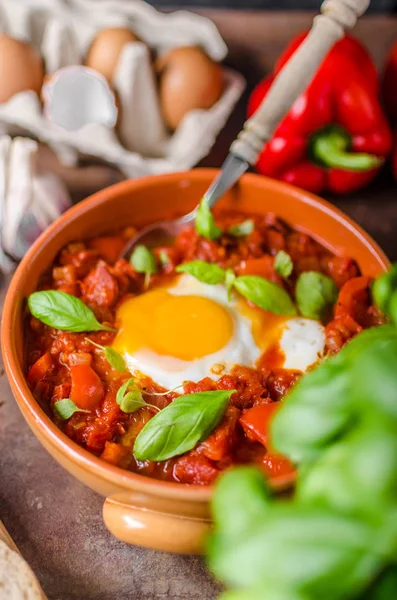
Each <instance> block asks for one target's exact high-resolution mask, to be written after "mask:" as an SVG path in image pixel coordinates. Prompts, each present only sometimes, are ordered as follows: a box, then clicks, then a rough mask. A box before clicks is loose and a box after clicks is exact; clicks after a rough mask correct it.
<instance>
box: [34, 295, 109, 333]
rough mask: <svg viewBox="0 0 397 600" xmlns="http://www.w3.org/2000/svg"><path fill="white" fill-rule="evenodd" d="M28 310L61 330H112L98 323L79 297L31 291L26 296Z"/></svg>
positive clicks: (40, 319)
mask: <svg viewBox="0 0 397 600" xmlns="http://www.w3.org/2000/svg"><path fill="white" fill-rule="evenodd" d="M28 306H29V310H30V312H31V313H32V315H33V316H34V317H36V319H39V321H41V322H42V323H45V325H48V326H49V327H54V328H55V329H61V330H62V331H72V332H75V333H77V332H82V331H114V329H112V327H108V326H107V325H102V324H101V323H99V322H98V321H97V319H96V317H95V315H94V313H93V312H92V310H91V309H90V308H88V306H86V305H85V304H84V302H82V301H81V300H79V298H76V297H75V296H72V295H70V294H66V293H65V292H58V291H56V290H45V291H42V292H33V294H30V296H29V298H28Z"/></svg>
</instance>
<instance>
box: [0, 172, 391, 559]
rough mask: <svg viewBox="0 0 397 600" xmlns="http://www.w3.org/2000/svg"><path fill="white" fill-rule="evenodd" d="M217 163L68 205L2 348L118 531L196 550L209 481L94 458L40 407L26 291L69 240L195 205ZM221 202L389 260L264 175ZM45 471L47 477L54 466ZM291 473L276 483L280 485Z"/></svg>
mask: <svg viewBox="0 0 397 600" xmlns="http://www.w3.org/2000/svg"><path fill="white" fill-rule="evenodd" d="M215 175H216V171H215V170H211V169H204V170H194V171H190V172H188V173H174V174H171V175H163V176H158V177H147V178H144V179H138V180H134V181H126V182H123V183H119V184H117V185H114V186H112V187H109V188H107V189H104V190H102V191H100V192H98V193H97V194H95V195H93V196H91V197H90V198H88V199H87V200H85V201H84V202H81V203H80V204H78V205H77V206H75V207H73V208H72V209H70V210H69V211H68V212H67V213H65V214H64V215H63V216H62V217H61V218H60V219H59V220H58V221H57V222H56V223H54V224H53V225H52V226H51V227H49V228H48V229H47V231H46V232H45V233H44V234H43V235H42V236H41V237H40V238H39V239H38V240H37V241H36V242H35V244H34V245H33V246H32V248H31V249H30V250H29V252H28V253H27V255H26V256H25V258H24V259H23V260H22V262H21V264H20V265H19V267H18V269H17V271H16V273H15V275H14V277H13V279H12V282H11V284H10V287H9V290H8V293H7V297H6V301H5V306H4V314H3V322H2V332H1V336H2V347H3V357H4V363H5V368H6V372H7V375H8V378H9V381H10V384H11V387H12V391H13V393H14V396H15V398H16V401H17V403H18V405H19V408H20V409H21V411H22V414H23V416H24V417H25V419H26V421H27V422H28V424H29V426H30V427H31V429H32V431H33V433H34V434H35V435H36V436H37V438H38V439H39V440H40V442H41V443H42V444H43V446H44V447H45V448H46V449H47V450H48V452H49V453H50V454H51V455H52V456H53V457H54V458H55V459H56V460H57V461H58V462H59V463H60V464H61V465H62V466H63V467H64V468H65V469H66V470H67V471H69V473H71V474H72V475H74V476H75V477H76V478H77V479H79V480H80V481H82V482H83V483H85V484H86V485H87V486H89V487H90V488H92V489H93V490H95V491H96V492H98V493H100V494H102V495H103V496H105V497H106V500H105V503H104V508H103V518H104V521H105V523H106V525H107V527H108V528H109V530H110V531H111V532H112V533H113V534H114V535H115V536H116V537H118V538H119V539H121V540H124V541H125V542H129V543H132V544H140V545H142V546H148V547H151V548H157V549H160V550H166V551H171V552H180V553H198V552H200V549H201V547H202V540H203V537H204V535H205V533H206V532H207V531H208V529H209V527H210V515H209V500H210V498H211V494H212V489H211V487H200V486H185V485H181V484H177V483H167V482H161V481H156V480H154V479H149V478H147V477H144V476H142V475H136V474H134V473H130V472H127V471H124V470H122V469H119V468H117V467H114V466H112V465H110V464H107V463H106V462H104V461H102V460H100V459H99V458H96V457H95V456H93V455H92V454H90V453H89V452H87V451H86V450H84V449H82V448H81V447H79V446H78V445H77V444H75V443H74V442H72V441H71V440H70V439H69V438H67V437H66V435H64V434H63V433H62V432H61V431H60V430H59V429H58V428H57V427H56V426H55V425H54V423H52V421H51V420H50V419H49V418H48V416H47V415H46V414H45V413H44V412H43V411H42V410H41V408H40V406H39V405H38V403H37V402H36V400H35V399H34V398H33V396H32V393H31V391H30V390H29V388H28V385H27V383H26V380H25V376H24V342H23V314H24V308H25V299H26V297H27V296H28V295H29V294H30V293H31V292H32V291H34V290H35V288H36V285H37V281H38V278H39V276H40V274H41V273H42V272H43V271H45V270H46V269H47V268H48V267H49V266H50V264H51V263H52V261H53V260H54V258H55V256H56V254H57V253H58V251H59V250H60V249H61V248H62V247H63V246H64V245H65V244H67V243H68V242H71V241H73V240H80V239H85V238H89V237H92V236H96V235H99V234H103V233H106V232H109V231H111V230H115V229H117V228H119V227H123V226H125V225H126V224H134V225H136V226H138V227H142V226H143V225H146V224H148V223H149V222H152V221H156V220H159V219H165V218H167V217H170V213H171V212H172V214H173V215H181V214H185V213H187V212H189V211H190V210H191V209H192V208H193V207H194V205H195V204H196V203H197V201H198V200H199V199H200V197H201V195H202V194H203V192H204V191H205V190H206V188H207V187H208V185H209V183H210V182H211V180H212V179H213V178H214V176H215ZM222 205H223V206H228V207H232V208H238V209H243V210H246V211H252V212H257V213H261V212H267V211H274V212H275V213H277V215H278V216H280V217H281V218H282V219H285V220H286V221H287V222H288V223H290V224H291V225H293V226H295V227H296V228H298V229H300V230H302V231H305V232H308V233H310V234H311V235H312V236H313V237H315V238H316V239H317V240H318V241H319V242H321V243H322V244H323V245H324V246H326V247H327V248H329V250H331V251H332V252H334V253H335V254H346V255H349V256H352V257H354V258H355V259H356V260H357V262H358V264H359V265H360V267H361V270H362V271H363V273H365V274H367V275H373V276H375V275H377V274H378V273H380V272H382V271H384V270H385V269H386V268H387V267H388V265H389V262H388V260H387V258H386V256H385V255H384V253H383V252H382V251H381V249H380V248H379V247H378V246H377V244H376V243H375V242H374V241H373V240H372V239H371V238H370V237H369V236H368V235H367V234H366V233H365V232H364V231H363V230H362V229H360V227H358V226H357V225H356V224H355V223H354V222H353V221H351V220H350V219H349V218H348V217H347V216H345V215H344V214H343V213H342V212H340V211H339V210H338V209H336V208H335V207H333V206H331V205H330V204H327V203H326V202H324V201H323V200H320V199H319V198H317V197H315V196H313V195H311V194H309V193H307V192H304V191H303V190H299V189H296V188H294V187H291V186H289V185H286V184H283V183H279V182H277V181H273V180H271V179H267V178H266V177H261V176H258V175H251V174H249V175H245V176H244V177H243V178H242V180H241V182H240V183H239V185H238V186H236V188H235V189H234V190H233V191H231V192H230V193H229V194H227V195H226V196H225V198H224V200H222ZM49 476H51V475H50V474H49ZM292 483H293V481H292V480H291V478H288V479H285V478H284V479H279V480H275V481H274V485H275V486H277V487H278V488H280V489H281V488H285V487H287V486H290V485H291V484H292Z"/></svg>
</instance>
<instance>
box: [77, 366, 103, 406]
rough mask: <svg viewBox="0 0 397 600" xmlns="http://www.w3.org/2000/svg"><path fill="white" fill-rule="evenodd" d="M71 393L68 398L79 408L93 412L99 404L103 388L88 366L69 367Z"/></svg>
mask: <svg viewBox="0 0 397 600" xmlns="http://www.w3.org/2000/svg"><path fill="white" fill-rule="evenodd" d="M70 374H71V377H72V391H71V393H70V398H71V399H72V400H73V402H74V403H75V404H76V406H78V407H79V408H83V409H86V410H93V409H94V408H96V407H97V406H98V404H99V403H100V402H101V400H102V398H103V395H104V387H103V384H102V382H101V380H100V379H99V377H98V375H97V374H96V373H95V371H94V370H93V369H92V368H91V367H89V366H88V365H75V366H74V367H70Z"/></svg>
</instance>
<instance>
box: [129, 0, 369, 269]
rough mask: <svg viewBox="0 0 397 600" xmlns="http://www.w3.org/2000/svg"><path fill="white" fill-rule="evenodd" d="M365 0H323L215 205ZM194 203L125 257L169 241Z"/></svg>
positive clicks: (234, 156)
mask: <svg viewBox="0 0 397 600" xmlns="http://www.w3.org/2000/svg"><path fill="white" fill-rule="evenodd" d="M368 6H369V0H325V2H323V4H322V5H321V14H320V15H317V16H316V17H315V18H314V20H313V25H312V28H311V30H310V32H309V34H308V35H307V37H306V39H305V40H304V42H303V43H302V44H301V45H300V46H299V48H298V49H297V50H296V51H295V52H294V54H293V55H292V56H291V58H290V59H289V60H288V62H287V63H286V64H285V66H284V67H283V69H282V70H281V71H280V72H279V74H278V75H277V77H276V79H275V80H274V82H273V84H272V85H271V87H270V88H269V91H268V93H267V95H266V97H265V98H264V100H263V101H262V104H261V105H260V107H259V109H258V110H257V112H256V113H255V115H253V116H252V117H251V118H250V119H248V120H247V121H246V122H245V124H244V128H243V130H242V131H241V132H240V133H239V135H238V137H237V139H236V140H235V141H234V142H233V143H232V145H231V146H230V150H229V155H228V157H227V158H226V160H225V162H224V163H223V165H222V167H221V170H220V172H219V175H218V176H217V177H216V178H215V180H214V182H213V183H212V184H211V186H210V187H209V189H208V190H207V191H206V193H205V194H204V197H205V198H206V199H207V201H208V204H209V206H210V207H213V206H214V205H215V204H216V203H217V202H218V200H220V199H221V197H222V196H223V194H224V193H225V192H227V191H228V190H229V189H230V188H231V187H232V186H233V185H234V184H235V183H236V182H237V181H238V180H239V179H240V177H241V175H242V174H243V173H245V171H246V170H247V169H248V167H249V166H250V165H254V164H255V163H256V161H257V159H258V156H259V153H260V152H261V150H262V148H263V145H264V144H265V143H266V142H267V141H268V140H270V139H271V137H272V136H273V133H274V131H275V129H276V128H277V126H278V125H279V123H280V122H281V121H282V119H283V118H284V117H285V115H286V114H287V112H288V111H289V109H290V108H291V106H292V104H293V103H294V102H295V100H296V99H297V98H298V97H299V96H300V95H301V94H302V93H303V92H304V90H305V89H306V87H307V86H308V85H309V83H310V81H311V80H312V78H313V77H314V75H315V73H316V71H317V69H318V68H319V66H320V65H321V63H322V61H323V59H324V58H325V55H326V54H327V53H328V52H329V50H330V49H331V48H332V46H333V45H334V44H335V42H337V41H338V40H339V39H340V38H342V37H343V35H344V34H345V30H346V29H350V28H352V27H353V26H354V25H355V24H356V21H357V19H358V17H359V16H361V15H362V14H363V13H364V12H365V11H366V10H367V8H368ZM196 211H197V207H196V208H195V209H194V210H193V211H192V212H190V213H189V214H187V215H185V216H183V217H181V218H179V219H174V220H172V221H162V222H159V223H154V224H152V225H149V226H148V227H146V228H145V229H143V230H142V231H140V232H139V233H138V235H136V236H135V237H133V238H132V239H131V240H130V241H129V243H128V244H127V245H126V247H125V248H124V250H123V253H122V255H123V256H124V257H128V255H129V254H130V253H131V251H132V249H133V248H134V247H135V246H136V245H137V244H144V245H145V246H147V247H149V248H150V247H153V246H155V245H169V244H170V243H171V242H172V240H173V238H174V237H175V236H177V235H178V233H180V232H181V230H182V229H183V228H184V227H186V226H187V225H189V224H191V223H193V221H194V219H195V215H196Z"/></svg>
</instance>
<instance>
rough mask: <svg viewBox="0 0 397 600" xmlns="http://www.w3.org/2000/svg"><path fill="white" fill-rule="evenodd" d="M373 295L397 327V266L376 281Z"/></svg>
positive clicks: (376, 302)
mask: <svg viewBox="0 0 397 600" xmlns="http://www.w3.org/2000/svg"><path fill="white" fill-rule="evenodd" d="M372 294H373V298H374V302H375V304H376V306H377V307H378V308H379V309H380V310H381V311H382V312H383V314H385V315H386V316H387V317H389V319H391V320H392V321H393V323H394V324H395V325H397V265H393V267H392V268H391V269H390V271H389V272H388V273H385V274H384V275H381V276H380V277H378V278H377V279H376V280H375V281H374V284H373V288H372Z"/></svg>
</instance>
